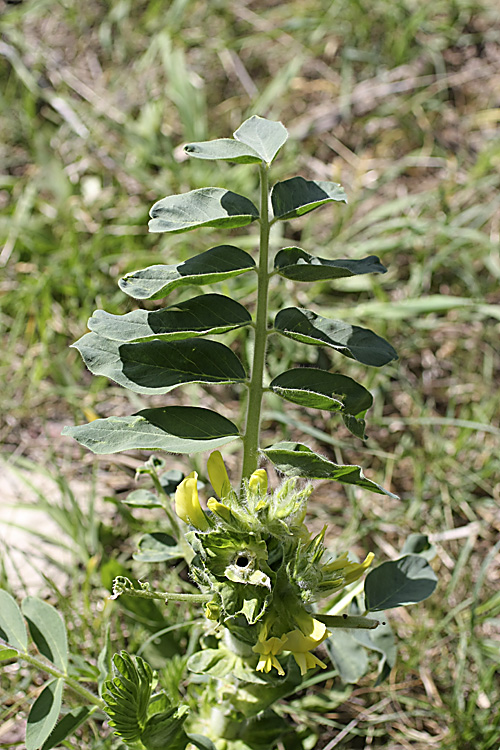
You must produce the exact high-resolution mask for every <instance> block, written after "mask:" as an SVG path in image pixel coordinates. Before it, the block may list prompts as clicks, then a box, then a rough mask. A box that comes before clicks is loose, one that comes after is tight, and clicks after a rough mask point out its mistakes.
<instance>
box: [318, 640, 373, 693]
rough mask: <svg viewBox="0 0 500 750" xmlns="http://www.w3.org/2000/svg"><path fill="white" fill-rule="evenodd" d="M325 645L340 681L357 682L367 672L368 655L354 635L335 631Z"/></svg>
mask: <svg viewBox="0 0 500 750" xmlns="http://www.w3.org/2000/svg"><path fill="white" fill-rule="evenodd" d="M325 645H326V650H327V652H328V655H329V656H330V659H331V660H332V662H333V663H334V664H335V666H336V667H337V669H338V671H339V675H340V677H341V679H342V681H343V682H349V683H354V682H359V680H360V679H361V677H363V675H364V674H366V672H367V671H368V655H367V653H366V649H364V648H363V646H362V645H361V644H360V643H359V642H358V641H357V640H356V639H355V637H354V635H353V634H352V633H351V632H347V631H342V630H335V632H334V634H333V635H332V636H331V637H330V638H329V639H328V640H327V641H326V644H325Z"/></svg>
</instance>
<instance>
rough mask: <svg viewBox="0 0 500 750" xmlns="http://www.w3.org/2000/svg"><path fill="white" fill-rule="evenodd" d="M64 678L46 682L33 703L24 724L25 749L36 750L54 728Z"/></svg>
mask: <svg viewBox="0 0 500 750" xmlns="http://www.w3.org/2000/svg"><path fill="white" fill-rule="evenodd" d="M63 688H64V680H62V679H61V680H53V681H52V682H49V683H47V685H45V687H44V689H43V690H42V692H41V693H40V695H39V696H38V698H37V699H36V701H35V702H34V703H33V705H32V707H31V711H30V712H29V716H28V722H27V724H26V739H25V744H26V750H38V748H40V747H41V746H42V745H43V743H44V742H45V740H46V739H47V738H48V737H49V735H50V733H51V732H52V730H53V729H54V727H55V725H56V723H57V719H58V718H59V714H60V712H61V703H62V694H63Z"/></svg>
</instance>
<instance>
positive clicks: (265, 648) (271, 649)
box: [252, 628, 286, 676]
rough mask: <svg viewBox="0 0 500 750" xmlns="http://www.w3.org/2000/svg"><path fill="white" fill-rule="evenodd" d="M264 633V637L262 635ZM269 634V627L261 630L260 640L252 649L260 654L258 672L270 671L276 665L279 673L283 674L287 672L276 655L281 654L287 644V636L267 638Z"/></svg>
mask: <svg viewBox="0 0 500 750" xmlns="http://www.w3.org/2000/svg"><path fill="white" fill-rule="evenodd" d="M263 634H264V637H262V636H263ZM266 635H267V628H263V630H262V631H261V633H260V635H259V638H258V641H257V643H256V644H255V646H253V647H252V651H255V653H256V654H259V656H260V659H259V663H258V664H257V667H256V669H257V672H266V673H267V672H270V671H271V669H272V668H273V667H274V668H275V669H276V670H277V672H278V674H279V675H281V676H283V675H284V674H285V670H284V669H283V667H282V666H281V664H280V663H279V661H278V659H277V658H276V656H277V655H278V654H281V652H282V651H283V647H284V646H285V644H286V636H283V637H282V638H274V637H273V638H266V637H265V636H266Z"/></svg>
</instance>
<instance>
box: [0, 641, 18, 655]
mask: <svg viewBox="0 0 500 750" xmlns="http://www.w3.org/2000/svg"><path fill="white" fill-rule="evenodd" d="M0 637H2V636H0ZM15 656H19V651H16V649H15V648H9V647H8V646H4V645H3V643H0V661H7V660H8V659H13V658H14V657H15Z"/></svg>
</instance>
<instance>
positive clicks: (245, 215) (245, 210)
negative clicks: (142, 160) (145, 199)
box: [149, 187, 259, 234]
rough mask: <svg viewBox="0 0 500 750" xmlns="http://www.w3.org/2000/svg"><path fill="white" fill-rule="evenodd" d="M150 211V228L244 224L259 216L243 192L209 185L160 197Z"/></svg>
mask: <svg viewBox="0 0 500 750" xmlns="http://www.w3.org/2000/svg"><path fill="white" fill-rule="evenodd" d="M149 215H150V216H151V221H150V222H149V231H150V232H173V233H177V234H178V233H180V232H189V231H190V230H191V229H196V228H197V227H225V228H227V229H230V228H233V227H244V226H246V225H247V224H250V223H251V222H252V221H254V220H255V219H258V218H259V211H258V209H257V208H256V207H255V206H254V204H253V203H252V201H250V200H248V198H245V197H244V196H243V195H238V194H237V193H233V192H232V191H231V190H225V189H224V188H216V187H208V188H200V189H199V190H191V191H190V192H189V193H183V194H181V195H169V196H167V197H166V198H162V199H161V200H160V201H157V202H156V203H155V204H154V205H153V207H152V208H151V210H150V212H149Z"/></svg>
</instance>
